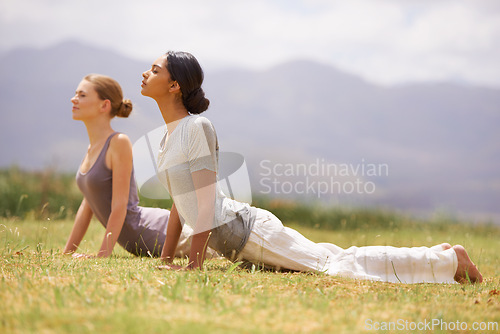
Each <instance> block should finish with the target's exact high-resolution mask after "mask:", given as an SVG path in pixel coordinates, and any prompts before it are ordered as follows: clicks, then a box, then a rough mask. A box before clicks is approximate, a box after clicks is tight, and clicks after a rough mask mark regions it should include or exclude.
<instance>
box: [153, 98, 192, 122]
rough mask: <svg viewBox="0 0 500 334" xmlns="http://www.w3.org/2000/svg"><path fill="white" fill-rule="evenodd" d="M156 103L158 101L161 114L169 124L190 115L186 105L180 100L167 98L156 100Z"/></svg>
mask: <svg viewBox="0 0 500 334" xmlns="http://www.w3.org/2000/svg"><path fill="white" fill-rule="evenodd" d="M156 103H158V107H159V108H160V111H161V115H162V117H163V120H164V121H165V124H167V126H168V124H169V123H172V122H176V121H179V120H181V119H182V118H184V117H186V116H188V115H189V113H188V111H187V110H186V107H184V105H183V104H182V102H180V101H178V100H174V99H169V98H165V99H163V100H156Z"/></svg>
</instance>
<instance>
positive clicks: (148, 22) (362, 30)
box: [0, 0, 500, 87]
mask: <svg viewBox="0 0 500 334" xmlns="http://www.w3.org/2000/svg"><path fill="white" fill-rule="evenodd" d="M66 39H78V40H81V41H83V42H86V43H89V44H91V45H96V46H102V47H106V48H110V49H114V50H116V51H118V52H120V53H123V54H125V55H127V56H130V57H133V58H136V59H141V60H144V61H146V62H147V63H148V64H149V63H150V62H152V61H153V60H154V59H155V58H157V56H159V55H160V54H162V53H163V52H165V51H166V50H184V51H189V52H192V53H193V54H194V55H195V56H196V57H197V58H198V59H199V60H200V62H201V63H202V65H203V66H204V67H205V69H206V70H211V69H216V68H220V67H224V66H240V67H241V66H242V67H251V68H257V69H264V68H268V67H270V66H272V65H275V64H278V63H281V62H284V61H286V60H291V59H297V58H308V59H312V60H318V61H321V62H324V63H328V64H331V65H334V66H336V67H338V68H340V69H342V70H345V71H349V72H353V73H357V74H359V75H361V76H363V77H364V78H366V79H368V80H371V81H375V82H378V83H384V84H393V83H399V82H408V81H416V80H454V81H461V82H469V83H474V84H481V85H488V86H494V87H500V61H499V59H500V1H499V0H450V1H448V0H341V1H337V0H252V1H234V0H188V1H168V0H141V1H128V0H116V1H115V0H83V1H69V0H0V51H7V50H10V49H12V48H15V47H18V46H35V47H46V46H49V45H53V44H55V43H58V42H60V41H63V40H66ZM297 79H298V80H300V78H297Z"/></svg>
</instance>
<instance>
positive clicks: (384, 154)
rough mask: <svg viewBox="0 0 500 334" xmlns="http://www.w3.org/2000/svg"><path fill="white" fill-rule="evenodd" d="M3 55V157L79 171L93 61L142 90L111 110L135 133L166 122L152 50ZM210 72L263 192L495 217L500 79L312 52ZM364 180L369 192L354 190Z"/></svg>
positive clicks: (213, 116)
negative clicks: (147, 85) (155, 87)
mask: <svg viewBox="0 0 500 334" xmlns="http://www.w3.org/2000/svg"><path fill="white" fill-rule="evenodd" d="M157 56H158V55H152V57H151V61H153V60H154V59H155V58H156V57H157ZM0 60H1V61H0V130H1V131H0V150H1V152H2V154H1V156H0V167H7V166H10V165H13V164H16V165H19V166H21V167H23V168H27V169H44V168H48V167H51V168H56V169H57V170H61V171H68V170H70V171H76V169H77V168H78V164H79V162H80V161H81V159H82V157H83V154H84V152H85V149H86V146H87V145H88V140H87V136H86V131H85V127H84V126H83V124H82V123H80V122H75V121H73V120H72V118H71V103H70V98H71V97H72V96H73V94H74V90H75V88H76V87H77V85H78V83H79V81H80V80H81V78H82V77H83V76H84V75H86V74H88V73H102V74H106V75H110V76H112V77H113V78H115V79H117V80H118V82H120V83H121V85H122V88H123V90H124V93H125V96H126V97H128V98H130V99H131V100H132V101H133V102H134V111H133V113H132V115H131V116H130V117H129V118H128V119H117V120H114V121H113V123H114V127H115V129H116V130H118V131H123V132H125V133H127V134H128V135H129V137H130V138H131V140H132V142H134V141H135V140H137V139H138V138H140V137H141V136H143V135H144V134H146V133H147V132H149V131H151V130H153V129H155V128H157V127H158V126H160V125H162V124H163V120H162V118H161V115H160V113H159V111H158V108H157V106H156V103H155V102H154V101H153V100H151V99H148V98H145V97H143V96H141V94H140V83H141V80H142V77H141V74H142V72H143V71H145V70H147V69H148V68H149V67H150V63H148V62H144V61H139V60H134V59H130V58H127V57H125V56H123V55H120V54H118V53H116V52H113V51H110V50H106V49H100V48H96V47H92V46H89V45H85V44H82V43H80V42H78V41H67V42H64V43H61V44H58V45H55V46H52V47H49V48H45V49H33V48H20V49H16V50H12V51H9V52H7V53H3V54H1V55H0ZM202 65H203V64H202ZM205 78H206V79H205V83H204V89H205V92H206V95H207V97H208V98H209V99H210V101H211V103H210V107H209V109H208V110H207V111H206V112H205V113H204V114H203V116H206V117H208V118H209V119H210V120H211V121H212V122H213V124H214V126H215V128H216V130H217V134H218V137H219V145H220V149H221V151H225V152H237V153H239V154H241V155H243V157H244V158H245V161H246V165H247V167H248V170H249V175H250V181H251V185H252V190H253V192H254V193H260V194H266V195H267V194H269V195H274V196H278V197H280V198H283V197H284V198H294V199H297V198H301V199H304V200H314V201H316V200H320V201H321V202H326V203H330V204H336V205H356V206H359V205H362V206H366V205H367V206H381V207H388V208H391V209H395V210H403V211H407V212H414V213H434V214H435V213H443V214H447V215H452V216H460V217H466V218H467V219H470V220H471V221H478V220H492V221H495V222H498V221H499V217H500V205H499V203H500V173H499V172H498V171H499V170H500V131H498V126H499V125H500V89H494V88H486V87H478V86H468V85H465V84H456V83H452V82H438V83H436V82H432V83H412V84H405V85H396V86H380V85H376V84H373V83H370V82H366V81H364V80H362V79H361V78H359V77H357V76H356V75H352V74H349V73H345V72H343V71H340V70H338V69H336V68H334V67H332V66H330V65H325V64H320V63H317V62H312V61H309V60H296V61H291V62H287V63H284V64H281V65H279V66H275V67H272V68H269V69H267V70H262V71H252V70H245V69H235V68H231V69H229V68H228V69H224V70H217V71H208V72H206V73H205ZM377 167H379V168H382V170H380V169H379V170H375V169H374V168H377ZM318 168H319V169H322V172H319V173H318V172H317V171H318ZM347 169H349V172H348V173H347V172H344V173H342V172H341V171H340V170H344V171H346V170H347ZM368 170H371V173H369V172H368ZM356 171H357V172H356ZM361 171H363V173H361ZM356 182H357V183H358V185H359V184H360V183H361V185H362V186H364V188H363V189H362V190H363V191H361V192H360V191H359V189H357V190H356V191H351V189H354V188H351V187H354V186H355V185H356ZM311 184H313V186H311ZM333 184H335V185H336V187H333ZM298 185H301V186H300V187H298ZM308 186H310V187H309V188H308ZM321 186H324V187H325V188H324V189H325V193H321V194H320V196H318V194H319V192H318V191H317V190H318V187H321ZM367 186H368V188H367ZM342 187H344V188H342ZM346 187H347V188H346ZM327 188H328V189H327ZM339 189H340V190H341V191H337V190H339Z"/></svg>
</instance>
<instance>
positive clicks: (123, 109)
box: [116, 99, 132, 118]
mask: <svg viewBox="0 0 500 334" xmlns="http://www.w3.org/2000/svg"><path fill="white" fill-rule="evenodd" d="M131 112H132V101H130V100H129V99H124V100H123V101H122V103H121V104H120V107H119V108H118V111H117V112H116V116H118V117H124V118H126V117H128V115H130V113H131Z"/></svg>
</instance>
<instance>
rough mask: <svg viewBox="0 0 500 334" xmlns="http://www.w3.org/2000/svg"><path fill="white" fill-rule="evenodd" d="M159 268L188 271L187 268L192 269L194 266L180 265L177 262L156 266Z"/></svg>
mask: <svg viewBox="0 0 500 334" xmlns="http://www.w3.org/2000/svg"><path fill="white" fill-rule="evenodd" d="M156 268H157V269H160V270H176V271H186V270H191V269H193V268H191V266H190V265H187V266H184V267H183V266H178V265H175V264H165V265H162V266H158V267H156Z"/></svg>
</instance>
